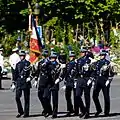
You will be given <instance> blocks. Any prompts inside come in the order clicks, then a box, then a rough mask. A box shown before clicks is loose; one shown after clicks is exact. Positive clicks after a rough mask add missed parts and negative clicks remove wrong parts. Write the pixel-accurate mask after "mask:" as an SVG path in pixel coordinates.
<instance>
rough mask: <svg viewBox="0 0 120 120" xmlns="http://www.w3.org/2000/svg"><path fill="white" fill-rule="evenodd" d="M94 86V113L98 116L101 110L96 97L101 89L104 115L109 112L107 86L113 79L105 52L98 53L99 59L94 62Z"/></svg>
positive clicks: (108, 86)
mask: <svg viewBox="0 0 120 120" xmlns="http://www.w3.org/2000/svg"><path fill="white" fill-rule="evenodd" d="M95 66H96V69H95V74H94V76H95V83H96V84H95V88H94V91H93V100H94V103H95V106H96V110H97V112H96V114H95V116H98V115H99V114H100V113H101V112H102V108H101V105H100V102H99V99H98V96H99V93H100V91H101V90H102V92H103V96H104V101H105V107H104V115H105V116H108V115H109V112H110V96H109V88H110V83H111V81H112V79H113V76H114V72H113V69H112V67H111V65H110V62H109V61H108V60H106V52H101V53H100V60H98V61H97V62H96V63H95Z"/></svg>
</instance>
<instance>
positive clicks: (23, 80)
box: [13, 51, 31, 118]
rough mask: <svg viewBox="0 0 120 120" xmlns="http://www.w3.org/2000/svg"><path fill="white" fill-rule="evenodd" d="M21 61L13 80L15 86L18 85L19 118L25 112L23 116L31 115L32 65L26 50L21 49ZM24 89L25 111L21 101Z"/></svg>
mask: <svg viewBox="0 0 120 120" xmlns="http://www.w3.org/2000/svg"><path fill="white" fill-rule="evenodd" d="M19 56H20V59H21V61H20V62H18V63H17V65H16V68H15V78H14V80H13V82H14V84H15V86H16V97H15V98H16V103H17V108H18V115H17V116H16V117H17V118H19V117H21V116H22V115H23V114H24V116H23V117H28V116H29V104H30V88H31V83H30V78H29V75H30V71H31V66H30V62H29V61H27V60H26V59H25V56H26V54H25V51H20V53H19ZM22 91H23V93H24V100H25V103H24V104H25V105H24V111H23V108H22V104H21V101H20V97H21V96H22Z"/></svg>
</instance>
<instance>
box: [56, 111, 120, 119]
mask: <svg viewBox="0 0 120 120" xmlns="http://www.w3.org/2000/svg"><path fill="white" fill-rule="evenodd" d="M66 113H67V112H59V113H58V115H59V116H58V118H65V117H67V116H66V115H65V114H66ZM94 114H95V113H90V117H89V119H91V118H101V117H106V116H104V115H99V116H98V117H95V116H94ZM114 116H120V113H110V115H109V116H107V117H114ZM70 117H76V116H74V115H71V116H70Z"/></svg>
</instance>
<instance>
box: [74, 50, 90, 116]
mask: <svg viewBox="0 0 120 120" xmlns="http://www.w3.org/2000/svg"><path fill="white" fill-rule="evenodd" d="M86 53H87V50H86V49H81V57H80V58H79V59H78V60H77V66H76V70H77V76H76V77H77V86H76V97H77V104H78V107H80V110H81V114H80V116H79V117H80V118H88V117H89V110H90V88H91V83H92V78H91V74H92V70H91V67H90V64H91V60H90V59H89V58H88V57H87V54H86ZM83 92H84V97H85V105H84V103H83V100H82V95H83Z"/></svg>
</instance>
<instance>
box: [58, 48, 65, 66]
mask: <svg viewBox="0 0 120 120" xmlns="http://www.w3.org/2000/svg"><path fill="white" fill-rule="evenodd" d="M66 58H67V56H66V54H65V52H64V50H63V49H62V50H61V51H60V54H59V56H58V60H59V62H60V63H61V64H66Z"/></svg>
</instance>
